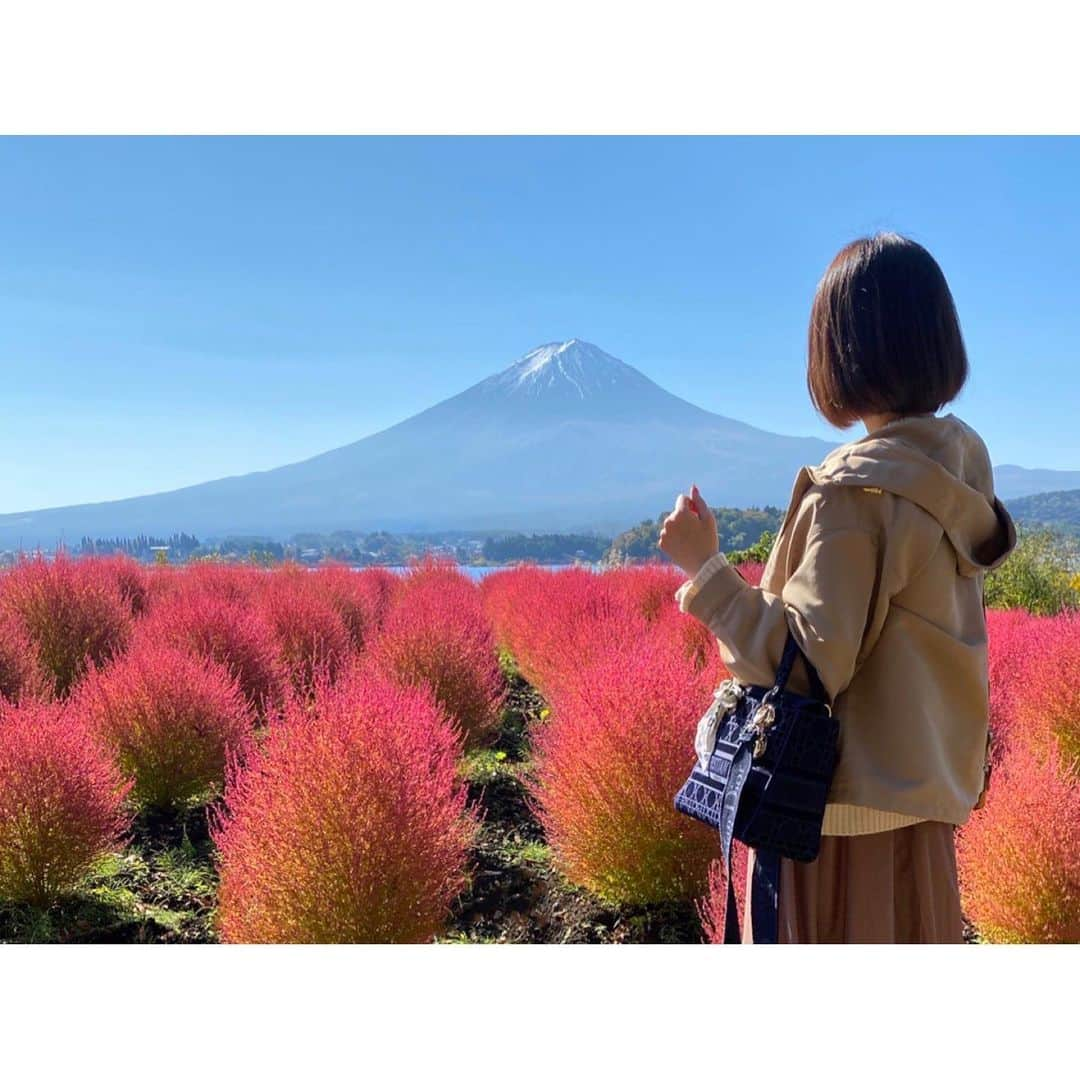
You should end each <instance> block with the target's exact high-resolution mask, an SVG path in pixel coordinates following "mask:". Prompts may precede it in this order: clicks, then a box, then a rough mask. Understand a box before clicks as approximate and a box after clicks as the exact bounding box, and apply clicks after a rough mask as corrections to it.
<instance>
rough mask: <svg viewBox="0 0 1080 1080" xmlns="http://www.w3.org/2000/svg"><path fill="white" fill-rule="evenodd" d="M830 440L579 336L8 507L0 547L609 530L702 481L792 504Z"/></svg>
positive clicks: (0, 525)
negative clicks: (334, 436)
mask: <svg viewBox="0 0 1080 1080" xmlns="http://www.w3.org/2000/svg"><path fill="white" fill-rule="evenodd" d="M833 445H834V444H833V443H829V442H826V441H824V440H821V439H814V438H796V437H791V436H787V435H778V434H774V433H772V432H768V431H763V430H762V429H760V428H756V427H752V426H751V425H749V424H744V423H741V422H740V421H737V420H731V419H728V418H727V417H723V416H719V415H717V414H715V413H711V412H707V411H706V410H705V409H701V408H698V407H697V406H696V405H692V404H691V403H690V402H688V401H684V400H683V399H682V398H679V397H676V396H675V395H674V394H671V393H669V392H668V391H667V390H664V389H663V388H662V387H660V386H658V385H657V384H656V383H654V382H653V381H652V380H651V379H649V378H647V377H646V376H645V375H643V374H642V373H641V372H640V371H638V370H636V369H635V368H633V367H631V366H630V365H629V364H626V363H624V362H623V361H622V360H618V359H616V358H615V357H614V356H610V355H608V354H607V353H605V352H604V351H603V350H601V349H599V348H597V347H596V346H595V345H590V344H589V343H588V342H585V341H580V340H578V339H572V340H570V341H564V342H558V343H551V344H548V345H541V346H540V347H539V348H536V349H533V350H531V351H530V352H528V353H526V354H525V355H524V356H523V357H522V358H521V359H520V360H518V361H517V362H516V363H513V364H511V365H510V366H509V367H507V368H506V369H505V370H503V371H501V372H498V373H497V374H495V375H492V376H490V377H489V378H487V379H484V380H483V381H481V382H479V383H476V384H475V385H474V386H471V387H469V388H468V389H467V390H464V391H462V392H461V393H459V394H456V395H454V396H453V397H450V398H447V399H446V400H445V401H442V402H440V403H439V404H437V405H433V406H431V407H430V408H428V409H425V410H423V411H422V412H419V413H417V414H416V415H414V416H412V417H410V418H409V419H407V420H403V421H401V422H400V423H397V424H394V425H393V426H392V427H388V428H386V429H384V430H383V431H379V432H377V433H375V434H373V435H369V436H367V437H366V438H363V439H360V440H359V441H358V442H354V443H351V444H349V445H347V446H342V447H340V448H339V449H336V450H330V451H328V452H326V453H323V454H319V455H318V456H316V457H313V458H310V459H308V460H306V461H301V462H298V463H296V464H292V465H285V466H283V467H281V468H276V469H270V470H268V471H265V472H257V473H251V474H248V475H246V476H234V477H229V478H226V479H222V480H214V481H211V482H209V483H203V484H197V485H195V486H193V487H186V488H182V489H180V490H177V491H170V492H165V493H163V494H157V495H144V496H139V497H136V498H130V499H122V500H119V501H115V502H105V503H94V504H88V505H83V506H69V507H62V508H58V509H51V510H36V511H32V512H27V513H20V514H6V515H0V547H2V548H12V547H15V546H18V545H21V546H24V547H33V546H37V545H41V546H44V547H51V546H53V545H54V544H56V543H57V541H58V540H61V539H63V540H65V541H66V542H67V544H68V545H69V546H70V545H74V544H77V543H78V541H79V539H80V538H81V537H82V536H91V537H103V536H133V535H137V534H140V533H145V534H151V535H156V536H162V535H169V534H170V533H172V532H176V531H185V532H188V533H194V534H195V535H197V536H199V537H202V538H212V537H222V536H228V535H262V536H273V537H286V536H290V535H292V534H294V533H296V532H323V533H328V532H332V531H335V530H338V529H353V530H357V531H361V532H369V531H373V530H376V529H388V530H392V531H397V532H406V531H412V532H421V531H433V530H439V529H458V528H460V529H476V530H482V529H485V530H486V529H490V530H504V529H507V530H509V529H515V530H516V529H520V530H526V531H529V530H540V531H590V530H597V531H599V532H604V533H614V532H618V531H619V530H621V529H624V528H626V527H628V526H630V525H634V524H637V523H638V522H639V521H641V520H643V519H644V518H655V516H656V515H657V514H658V513H659V512H660V511H661V510H663V509H664V508H665V507H668V506H669V505H670V504H671V503H672V502H673V500H674V498H675V495H676V494H677V493H678V492H679V491H680V490H684V489H685V488H686V487H687V486H688V485H689V483H690V482H691V480H694V481H696V482H697V483H698V484H699V485H700V487H701V489H702V491H703V492H704V493H705V494H706V495H707V497H708V499H709V501H710V503H711V504H712V505H715V506H743V507H745V506H762V505H765V504H772V505H776V506H781V507H783V506H786V505H787V501H788V498H789V496H790V493H791V484H792V482H793V479H794V477H795V473H796V472H797V470H798V468H799V466H800V465H804V464H813V463H816V462H818V461H820V460H821V458H822V457H823V456H824V455H825V454H826V453H827V452H828V451H829V450H830V449H832V447H833Z"/></svg>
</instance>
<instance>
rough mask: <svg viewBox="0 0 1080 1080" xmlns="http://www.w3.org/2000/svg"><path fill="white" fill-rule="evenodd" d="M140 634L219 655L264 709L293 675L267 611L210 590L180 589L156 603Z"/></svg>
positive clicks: (276, 701)
mask: <svg viewBox="0 0 1080 1080" xmlns="http://www.w3.org/2000/svg"><path fill="white" fill-rule="evenodd" d="M137 638H138V639H139V640H140V641H142V640H147V639H149V640H156V641H161V642H165V643H168V644H170V645H176V646H178V647H180V648H184V649H187V650H188V651H189V652H192V653H194V654H196V655H198V656H205V657H208V658H210V659H211V660H216V661H217V662H218V663H219V664H221V665H223V666H224V667H225V668H227V669H228V670H229V672H230V673H231V674H232V675H234V676H235V677H236V680H237V682H238V683H239V684H240V689H241V691H242V692H243V694H244V697H245V698H246V699H247V702H248V704H249V705H250V706H251V707H252V708H253V709H254V710H255V711H256V712H257V713H258V714H260V715H266V714H267V713H269V712H273V711H275V710H277V709H279V708H280V707H281V705H282V704H283V702H284V700H285V694H286V692H287V689H288V683H289V676H288V671H287V670H286V667H285V664H284V662H283V661H282V658H281V655H280V652H279V649H278V639H277V636H276V635H275V633H274V629H273V627H272V626H271V625H270V624H269V622H267V620H266V618H265V617H264V616H263V614H262V613H261V612H260V611H258V610H256V609H254V608H252V607H250V606H248V605H246V604H244V603H242V602H240V601H237V600H230V599H229V598H228V597H227V596H221V595H218V594H216V593H214V592H211V591H210V590H203V589H192V590H183V591H178V592H176V593H174V594H172V595H170V596H167V597H164V598H162V599H160V600H158V601H157V602H156V603H155V606H154V609H153V611H152V612H151V613H150V614H149V615H148V616H147V617H146V618H145V619H144V620H143V621H142V622H141V623H140V625H139V628H138V630H137Z"/></svg>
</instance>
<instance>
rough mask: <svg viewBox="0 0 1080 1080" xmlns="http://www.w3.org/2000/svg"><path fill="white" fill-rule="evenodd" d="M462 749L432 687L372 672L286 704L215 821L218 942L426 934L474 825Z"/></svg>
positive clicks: (441, 911)
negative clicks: (308, 701)
mask: <svg viewBox="0 0 1080 1080" xmlns="http://www.w3.org/2000/svg"><path fill="white" fill-rule="evenodd" d="M459 750H460V745H459V742H458V739H457V736H456V735H455V733H454V731H453V729H452V727H451V725H450V724H449V723H448V722H447V720H446V718H445V717H444V716H443V714H442V712H441V711H440V710H439V708H438V707H437V705H436V704H435V702H434V700H433V699H432V697H431V695H430V694H429V693H428V692H427V691H424V690H419V689H416V688H407V687H401V686H397V685H395V684H393V683H391V682H388V681H386V680H384V679H380V678H377V677H374V676H373V675H372V674H371V673H370V672H359V673H358V672H354V673H352V674H350V675H349V676H347V677H345V678H343V679H342V680H341V681H340V682H339V683H338V684H337V685H336V686H334V687H326V686H325V684H324V685H323V686H322V687H321V688H320V690H319V692H318V693H317V695H316V698H315V705H314V709H313V711H311V712H307V711H305V709H304V707H303V706H302V705H301V704H300V703H299V702H296V701H294V702H292V703H291V705H290V713H289V715H288V716H287V717H286V719H285V721H284V722H279V723H275V724H273V725H272V727H271V730H270V735H269V737H268V739H267V741H266V743H265V744H264V747H263V753H261V754H258V755H256V756H255V757H254V759H253V760H252V763H251V765H250V767H249V768H248V769H246V770H235V771H233V772H232V774H231V777H230V782H229V785H228V789H227V792H226V799H225V803H226V806H225V811H224V812H223V813H222V814H219V816H218V817H217V819H216V822H215V827H214V839H215V842H216V843H217V845H218V848H219V850H220V853H221V889H220V894H219V906H218V911H219V919H220V930H221V936H222V939H223V940H225V941H230V942H266V943H274V942H296V943H319V942H324V943H345V942H421V941H428V940H430V939H431V937H432V936H433V935H434V934H435V933H436V932H437V931H438V930H439V929H440V927H442V926H443V924H444V923H445V921H446V918H447V916H448V914H449V910H450V904H451V903H452V901H453V900H454V898H455V897H456V896H457V894H458V893H459V892H460V891H461V889H462V887H463V885H464V883H465V868H466V860H467V855H468V850H469V845H470V843H471V842H472V840H473V837H474V834H475V829H476V819H475V816H474V814H473V813H472V812H471V811H467V810H466V805H465V800H466V791H465V788H464V787H463V785H462V784H461V782H460V780H459V778H458V776H457V773H456V769H455V762H456V759H457V756H458V753H459Z"/></svg>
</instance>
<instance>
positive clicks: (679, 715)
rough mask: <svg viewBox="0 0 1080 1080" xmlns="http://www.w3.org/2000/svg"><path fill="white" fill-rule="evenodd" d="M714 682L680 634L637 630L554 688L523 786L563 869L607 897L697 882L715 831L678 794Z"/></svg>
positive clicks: (669, 893) (693, 889)
mask: <svg viewBox="0 0 1080 1080" xmlns="http://www.w3.org/2000/svg"><path fill="white" fill-rule="evenodd" d="M710 689H711V687H710V685H709V682H708V679H707V678H704V677H703V676H702V675H701V673H700V672H697V671H695V670H694V667H693V665H692V664H691V663H690V661H689V660H687V658H686V657H685V655H684V654H683V652H682V650H681V648H680V647H679V645H678V643H676V642H673V641H671V640H669V639H665V638H653V639H647V638H638V639H631V640H630V641H628V642H626V643H624V644H622V645H618V646H614V647H612V648H610V649H609V650H608V651H607V652H605V653H604V654H603V655H601V656H597V657H594V659H593V660H592V662H591V663H590V664H589V665H588V667H587V668H586V669H584V670H583V671H582V672H581V678H580V679H579V680H578V681H577V682H576V684H575V685H574V687H573V689H572V690H570V691H568V692H567V693H566V694H564V695H563V696H561V697H560V698H558V699H556V701H555V703H554V705H553V710H552V716H551V719H550V720H549V721H548V722H547V723H546V724H544V725H543V726H541V727H540V728H539V729H537V730H536V731H535V732H534V735H533V745H534V748H535V754H536V775H535V779H534V780H533V781H532V783H531V784H530V795H531V798H532V799H533V801H534V802H535V803H536V806H537V813H538V816H539V818H540V820H541V822H542V824H543V826H544V831H545V833H546V835H547V839H548V842H549V844H550V845H551V847H552V850H553V852H554V854H555V859H556V863H557V865H558V866H559V867H560V869H561V870H562V871H563V873H564V874H565V875H566V877H567V878H569V880H570V881H572V882H574V883H575V884H577V885H581V886H583V887H585V888H587V889H588V890H589V891H591V892H593V893H594V894H596V895H597V896H598V897H600V898H601V899H602V900H604V901H605V902H608V903H611V904H647V903H653V902H657V901H664V900H673V899H676V898H685V897H694V896H700V895H701V894H702V892H703V890H704V888H705V884H706V877H707V874H708V868H709V863H710V862H711V860H712V859H714V858H715V857H716V854H717V839H716V832H715V830H714V829H710V828H708V827H707V826H705V825H703V824H701V823H700V822H697V821H694V820H693V819H691V818H689V817H687V816H685V815H683V814H680V813H679V812H678V811H676V810H675V807H674V805H673V799H674V796H675V793H676V791H677V790H678V789H679V786H680V785H681V784H682V782H683V781H684V780H685V779H686V777H687V774H688V773H689V771H690V767H691V766H692V764H693V760H694V750H693V745H694V732H695V729H696V726H697V721H698V719H699V718H700V716H701V714H702V713H703V712H704V711H705V708H706V707H707V705H708V703H709V694H710Z"/></svg>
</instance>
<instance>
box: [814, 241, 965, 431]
mask: <svg viewBox="0 0 1080 1080" xmlns="http://www.w3.org/2000/svg"><path fill="white" fill-rule="evenodd" d="M967 373H968V362H967V352H966V350H965V349H964V339H963V337H962V336H961V334H960V322H959V320H958V319H957V317H956V306H955V305H954V304H953V298H952V293H950V292H949V286H948V284H947V283H946V281H945V275H944V274H943V273H942V272H941V267H940V266H938V264H937V263H936V262H935V261H934V258H933V256H932V255H931V254H930V252H928V251H927V250H926V248H924V247H923V246H922V245H921V244H916V243H915V241H914V240H908V239H907V238H906V237H903V236H898V235H897V234H896V233H878V234H877V235H876V236H865V237H862V238H860V239H858V240H854V241H852V243H850V244H848V245H847V246H846V247H845V248H843V249H842V250H841V251H840V253H839V254H838V255H837V256H836V258H835V259H833V261H832V262H831V263H830V264H829V268H828V269H827V270H826V271H825V275H824V277H822V279H821V281H820V282H818V287H817V293H816V294H815V296H814V305H813V308H812V309H811V312H810V335H809V357H808V362H807V366H806V385H807V388H808V389H809V391H810V399H811V401H813V403H814V407H815V408H816V409H817V410H818V412H819V413H821V415H822V416H824V417H825V419H826V420H828V421H829V423H830V424H832V425H834V426H835V427H838V428H846V427H850V426H851V425H852V424H853V423H854V422H855V421H856V420H857V419H859V417H861V416H866V415H867V414H870V413H891V414H895V415H898V416H908V415H910V414H912V413H932V412H936V411H937V410H938V409H940V408H941V406H942V405H944V404H945V403H946V402H948V401H952V399H953V398H954V397H956V395H957V394H959V393H960V389H961V387H962V386H963V385H964V382H965V380H966V379H967Z"/></svg>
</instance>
